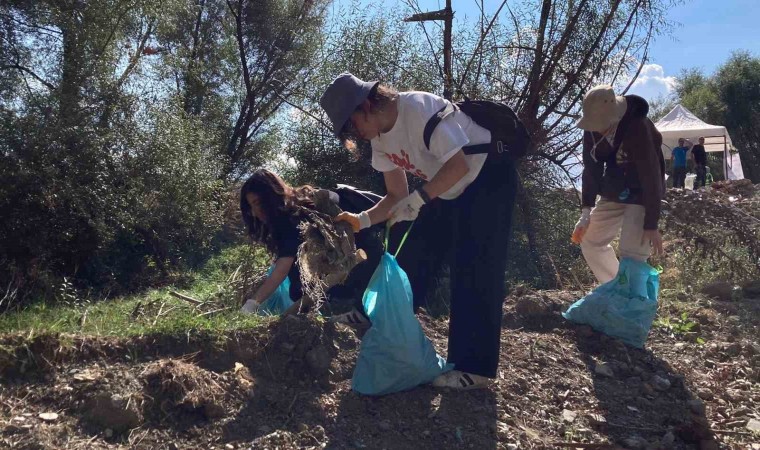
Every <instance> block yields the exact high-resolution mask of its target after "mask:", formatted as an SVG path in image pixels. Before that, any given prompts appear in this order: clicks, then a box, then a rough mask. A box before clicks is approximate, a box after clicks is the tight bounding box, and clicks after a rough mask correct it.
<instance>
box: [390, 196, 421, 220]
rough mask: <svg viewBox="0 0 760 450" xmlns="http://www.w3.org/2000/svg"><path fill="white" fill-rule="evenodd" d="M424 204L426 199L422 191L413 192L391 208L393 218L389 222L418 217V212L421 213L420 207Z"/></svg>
mask: <svg viewBox="0 0 760 450" xmlns="http://www.w3.org/2000/svg"><path fill="white" fill-rule="evenodd" d="M424 204H425V200H423V199H422V196H421V195H420V193H419V192H417V191H414V192H412V193H411V194H410V195H409V196H407V197H406V198H405V199H403V200H401V201H400V202H398V203H396V204H395V205H394V206H393V208H391V213H390V216H391V218H390V221H389V223H390V224H391V225H393V224H394V223H396V222H403V221H406V220H414V219H416V218H417V214H419V213H420V208H422V205H424Z"/></svg>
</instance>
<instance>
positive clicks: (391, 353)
mask: <svg viewBox="0 0 760 450" xmlns="http://www.w3.org/2000/svg"><path fill="white" fill-rule="evenodd" d="M386 248H387V245H386ZM397 253H398V252H397ZM362 303H363V304H364V311H365V312H366V313H367V316H368V317H369V319H370V320H371V321H372V327H371V328H370V329H369V330H367V332H366V333H365V334H364V337H363V338H362V344H361V348H360V349H359V357H358V359H357V361H356V368H355V369H354V376H353V379H352V380H351V387H352V388H353V389H354V390H355V391H356V392H359V393H360V394H365V395H385V394H391V393H393V392H399V391H404V390H407V389H411V388H414V387H415V386H419V385H421V384H425V383H429V382H431V381H433V379H434V378H435V377H437V376H438V375H440V374H442V373H443V372H446V371H448V370H451V369H452V368H453V366H452V365H450V364H446V361H445V360H444V359H443V358H441V357H440V356H438V354H437V353H436V352H435V349H434V348H433V344H432V342H430V339H428V338H427V337H426V336H425V333H424V332H423V331H422V326H421V325H420V323H419V321H418V320H417V317H416V316H415V315H414V311H413V307H412V288H411V287H410V286H409V279H408V278H407V276H406V273H405V272H404V271H403V269H401V267H399V265H398V263H397V262H396V258H394V257H393V256H392V255H391V254H389V253H387V252H386V253H385V254H384V255H383V257H382V258H381V259H380V264H378V266H377V269H376V270H375V273H374V274H373V275H372V279H371V280H370V282H369V286H368V287H367V290H366V291H365V292H364V297H363V298H362Z"/></svg>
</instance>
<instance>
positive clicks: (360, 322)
mask: <svg viewBox="0 0 760 450" xmlns="http://www.w3.org/2000/svg"><path fill="white" fill-rule="evenodd" d="M330 322H334V323H345V324H346V325H351V326H352V327H368V326H370V322H369V319H367V318H366V317H364V314H362V313H360V312H359V311H358V310H357V309H356V308H354V309H352V310H351V311H349V312H347V313H343V314H338V315H337V316H332V317H331V318H330Z"/></svg>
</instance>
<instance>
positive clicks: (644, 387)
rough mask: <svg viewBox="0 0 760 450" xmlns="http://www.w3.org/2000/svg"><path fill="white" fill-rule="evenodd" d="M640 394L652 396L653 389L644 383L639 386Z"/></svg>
mask: <svg viewBox="0 0 760 450" xmlns="http://www.w3.org/2000/svg"><path fill="white" fill-rule="evenodd" d="M641 392H642V393H643V394H644V395H654V388H653V387H652V385H651V384H649V383H644V384H643V385H641Z"/></svg>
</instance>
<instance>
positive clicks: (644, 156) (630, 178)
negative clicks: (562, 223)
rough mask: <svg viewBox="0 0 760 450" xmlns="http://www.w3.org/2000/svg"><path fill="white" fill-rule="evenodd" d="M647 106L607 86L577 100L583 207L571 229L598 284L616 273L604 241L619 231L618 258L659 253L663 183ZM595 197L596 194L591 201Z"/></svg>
mask: <svg viewBox="0 0 760 450" xmlns="http://www.w3.org/2000/svg"><path fill="white" fill-rule="evenodd" d="M648 113H649V104H648V103H647V101H646V100H644V99H643V98H641V97H639V96H636V95H626V96H624V97H623V96H616V95H615V92H614V91H613V89H612V87H611V86H607V85H602V86H597V87H595V88H593V89H591V90H590V91H589V92H588V93H586V96H585V97H584V99H583V117H582V118H581V120H580V121H578V124H577V126H578V128H581V129H582V130H584V133H583V177H582V181H583V183H582V197H583V209H582V212H581V217H580V219H579V220H578V223H577V224H576V225H575V230H574V231H573V241H574V242H576V243H579V244H580V245H581V250H582V251H583V257H584V258H585V259H586V262H587V263H588V265H589V267H590V268H591V270H592V271H593V272H594V275H595V276H596V278H597V280H599V282H600V283H606V282H608V281H611V280H612V279H614V278H615V276H617V272H618V268H619V263H618V259H617V257H616V256H615V250H614V249H613V248H612V247H611V246H610V243H611V242H612V241H613V240H614V239H615V237H616V236H617V235H618V233H620V245H619V249H620V256H621V257H622V258H631V259H633V260H636V261H646V260H647V259H648V258H649V253H650V251H651V249H652V248H654V250H655V252H656V253H662V236H661V235H660V232H659V231H658V229H657V227H658V222H659V220H660V202H661V200H662V197H663V194H664V190H665V188H664V186H665V161H664V158H663V156H662V151H661V150H660V146H661V145H662V135H661V134H660V132H659V131H657V128H655V126H654V124H653V123H652V121H651V120H649V118H648V117H647V114H648ZM597 196H600V198H599V200H598V201H597Z"/></svg>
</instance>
